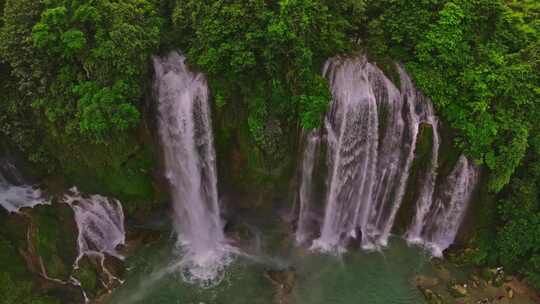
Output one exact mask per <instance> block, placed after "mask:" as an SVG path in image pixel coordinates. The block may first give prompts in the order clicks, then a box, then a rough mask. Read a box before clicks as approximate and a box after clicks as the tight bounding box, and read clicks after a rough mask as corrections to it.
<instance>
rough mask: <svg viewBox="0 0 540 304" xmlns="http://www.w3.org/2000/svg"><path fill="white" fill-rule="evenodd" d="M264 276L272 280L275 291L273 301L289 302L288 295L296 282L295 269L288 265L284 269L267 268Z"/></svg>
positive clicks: (285, 303)
mask: <svg viewBox="0 0 540 304" xmlns="http://www.w3.org/2000/svg"><path fill="white" fill-rule="evenodd" d="M265 276H266V277H267V278H268V279H269V280H270V282H272V284H273V285H274V288H275V290H276V292H275V302H276V303H279V304H287V303H289V296H290V294H291V293H292V290H293V288H294V285H295V284H296V270H295V269H294V268H293V267H289V268H287V269H284V270H267V271H266V273H265Z"/></svg>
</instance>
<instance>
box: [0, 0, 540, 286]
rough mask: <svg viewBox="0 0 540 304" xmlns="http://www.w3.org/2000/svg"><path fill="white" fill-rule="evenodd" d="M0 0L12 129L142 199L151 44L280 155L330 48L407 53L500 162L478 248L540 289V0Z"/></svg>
mask: <svg viewBox="0 0 540 304" xmlns="http://www.w3.org/2000/svg"><path fill="white" fill-rule="evenodd" d="M0 6H1V10H2V14H3V18H2V19H1V23H0V25H1V29H0V41H1V42H0V61H1V62H0V90H1V91H2V93H3V94H2V101H1V103H0V131H1V132H2V135H3V136H5V137H6V138H9V140H10V141H11V142H12V143H14V145H15V146H16V147H17V148H18V149H20V150H21V151H23V152H24V153H25V155H26V156H27V158H29V159H30V160H32V161H33V162H35V163H36V165H38V166H39V167H41V168H44V171H46V172H48V173H49V174H57V175H62V176H65V177H66V178H67V179H69V180H70V181H74V182H81V183H86V184H90V185H89V187H92V186H93V187H94V188H100V189H105V190H104V191H108V192H110V193H112V194H114V195H116V196H119V197H121V198H127V199H128V200H133V201H141V200H151V199H152V198H153V194H152V190H151V186H150V180H151V179H150V177H149V173H148V171H149V170H150V169H151V168H152V166H153V164H152V160H153V157H152V151H149V150H148V149H147V148H145V147H144V146H145V145H144V139H141V137H144V136H141V133H143V134H145V132H147V130H145V127H144V126H145V125H146V123H145V119H144V115H145V111H147V105H146V103H145V99H146V97H147V95H149V93H148V91H150V87H151V72H150V71H151V69H150V56H151V55H152V54H156V53H160V52H165V51H169V50H171V49H178V48H180V49H182V50H183V52H185V54H186V55H187V57H188V60H189V62H190V63H191V64H192V65H194V66H196V67H197V68H198V69H200V70H202V71H204V72H205V73H206V74H207V75H208V78H209V82H210V86H211V89H212V93H213V95H214V101H215V106H216V107H217V108H224V107H228V108H232V109H233V110H238V111H239V112H246V113H247V125H248V129H249V132H250V135H251V137H252V140H253V142H254V143H255V144H256V145H257V147H258V149H260V150H262V151H267V152H268V153H267V154H268V155H274V154H275V153H273V150H275V146H276V145H279V143H276V140H280V139H279V137H283V136H287V135H288V136H297V135H298V133H299V130H300V128H306V129H310V128H315V127H317V126H318V125H319V124H320V121H321V117H322V115H323V113H324V112H325V111H326V109H327V105H328V102H329V99H330V93H329V90H328V86H327V83H326V81H325V80H324V78H322V77H321V76H320V71H321V68H322V65H323V63H324V60H325V59H326V58H328V57H330V56H334V55H336V54H340V53H350V52H355V51H362V52H365V53H367V54H368V56H370V57H372V59H374V60H375V61H377V62H378V63H380V64H381V65H385V69H386V70H388V71H391V67H389V65H388V64H387V63H388V62H389V59H392V60H397V61H400V62H403V63H404V64H405V66H406V67H407V69H408V70H409V71H410V72H411V74H412V75H413V78H414V80H415V82H416V84H417V85H418V86H419V87H420V88H421V90H422V91H423V92H424V93H425V94H426V95H428V96H429V97H430V98H432V99H433V101H434V103H435V105H436V107H437V110H438V112H439V113H440V115H441V116H442V119H443V121H444V122H445V123H446V124H447V125H449V126H450V127H451V128H452V129H453V131H454V133H455V135H456V143H455V144H456V146H457V147H458V148H460V149H462V150H463V151H465V153H466V154H467V155H469V156H471V157H473V158H474V159H475V160H476V161H477V162H478V163H479V164H483V165H485V167H486V168H487V174H488V177H489V179H488V182H487V187H488V189H489V191H491V193H492V195H496V202H495V203H494V204H493V205H489V208H491V209H490V211H491V212H486V214H485V215H484V216H485V217H489V221H488V222H489V223H490V224H489V225H488V226H486V227H483V228H484V230H485V233H483V234H479V237H478V239H477V245H478V252H477V256H476V261H477V262H478V263H482V264H502V265H504V266H505V267H507V268H508V269H510V270H512V271H519V272H522V273H524V274H525V275H527V276H528V278H529V279H530V280H531V281H532V282H533V283H534V284H535V285H536V286H537V287H539V288H540V193H539V192H538V189H539V186H540V132H539V131H540V130H539V127H538V122H537V120H538V118H540V103H539V97H540V85H539V80H540V75H539V71H540V64H539V60H540V44H539V33H540V18H539V14H540V3H539V2H538V1H535V0H523V1H515V0H473V1H471V0H418V1H405V0H375V1H363V0H344V1H331V0H280V1H267V0H206V1H200V0H177V1H174V0H122V1H119V0H75V1H66V0H43V1H36V0H5V1H0ZM385 63H386V64H385ZM276 126H277V128H276ZM276 129H277V130H281V131H279V132H276V131H275V130H276ZM290 130H292V131H290ZM276 137H278V139H276ZM146 144H148V142H146ZM274 156H275V155H274ZM88 172H91V173H89V175H90V176H86V174H87V173H88ZM486 204H487V203H486ZM489 208H488V209H489ZM493 240H495V241H493Z"/></svg>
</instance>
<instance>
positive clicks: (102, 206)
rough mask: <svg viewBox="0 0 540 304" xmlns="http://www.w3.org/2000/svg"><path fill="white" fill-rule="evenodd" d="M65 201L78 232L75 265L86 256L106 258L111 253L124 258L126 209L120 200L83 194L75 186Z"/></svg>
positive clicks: (65, 197)
mask: <svg viewBox="0 0 540 304" xmlns="http://www.w3.org/2000/svg"><path fill="white" fill-rule="evenodd" d="M64 202H65V203H66V204H68V205H70V206H71V208H72V209H73V212H74V214H75V222H76V223H77V229H78V231H79V235H78V237H77V247H78V251H79V255H78V257H77V260H76V261H75V265H78V262H79V260H80V259H81V258H82V257H84V256H85V255H87V256H98V257H100V258H102V259H104V254H109V255H111V256H115V257H117V258H120V259H123V257H122V255H121V254H120V253H119V252H118V246H120V245H123V244H124V243H125V241H126V236H125V235H126V233H125V229H124V211H123V210H122V204H120V202H119V201H118V200H113V199H109V198H106V197H104V196H101V195H91V196H88V197H83V196H82V195H81V194H80V193H79V191H78V190H77V189H76V188H72V189H70V191H69V193H68V194H65V195H64Z"/></svg>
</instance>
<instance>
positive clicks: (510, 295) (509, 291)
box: [505, 286, 514, 299]
mask: <svg viewBox="0 0 540 304" xmlns="http://www.w3.org/2000/svg"><path fill="white" fill-rule="evenodd" d="M505 290H506V296H507V297H508V298H509V299H513V298H514V290H513V289H512V288H511V287H508V286H507V287H506V288H505Z"/></svg>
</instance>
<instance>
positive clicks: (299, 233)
mask: <svg viewBox="0 0 540 304" xmlns="http://www.w3.org/2000/svg"><path fill="white" fill-rule="evenodd" d="M319 142H320V135H319V133H318V132H317V131H316V130H313V131H310V132H309V133H308V134H307V136H306V147H305V149H304V155H303V159H302V181H301V183H300V195H299V198H300V210H299V214H298V226H297V228H296V242H297V243H298V244H302V243H304V242H305V241H306V240H307V239H308V236H309V234H310V231H311V226H312V222H313V219H312V214H311V211H312V210H311V208H310V205H311V200H312V195H313V180H312V179H313V168H314V167H315V159H316V156H317V149H318V147H319Z"/></svg>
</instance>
